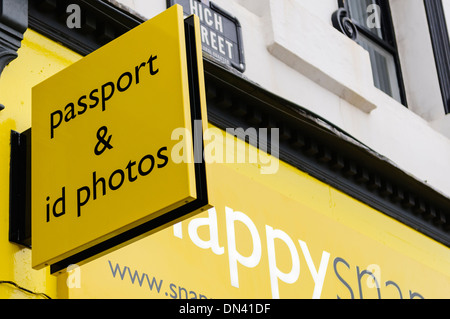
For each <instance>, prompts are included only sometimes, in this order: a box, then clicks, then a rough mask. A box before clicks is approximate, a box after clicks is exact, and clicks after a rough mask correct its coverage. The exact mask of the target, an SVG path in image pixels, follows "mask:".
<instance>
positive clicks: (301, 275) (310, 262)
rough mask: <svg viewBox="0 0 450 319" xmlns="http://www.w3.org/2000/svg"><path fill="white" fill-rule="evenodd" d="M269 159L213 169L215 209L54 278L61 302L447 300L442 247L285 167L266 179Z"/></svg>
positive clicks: (449, 259)
mask: <svg viewBox="0 0 450 319" xmlns="http://www.w3.org/2000/svg"><path fill="white" fill-rule="evenodd" d="M210 130H214V132H216V133H217V132H220V130H218V129H217V128H214V127H212V126H211V127H210ZM212 135H215V137H216V138H215V139H211V141H210V142H209V143H212V142H214V143H217V141H218V140H219V141H223V143H224V145H225V144H226V145H231V144H232V143H237V147H236V148H237V149H239V148H241V150H242V149H246V148H247V149H253V148H252V147H251V146H249V145H248V144H245V143H244V142H242V141H240V140H237V139H236V138H233V136H232V135H227V134H225V132H223V131H222V137H221V138H218V139H217V134H212ZM210 136H211V134H210ZM206 143H207V146H206V147H205V150H206V149H208V142H206ZM219 145H220V142H219ZM233 149H234V147H230V148H225V146H224V147H223V150H224V154H225V153H227V152H228V153H227V154H226V156H228V155H230V158H234V157H235V154H233ZM254 151H255V150H254ZM230 152H231V153H230ZM260 153H261V152H260ZM224 156H225V155H224ZM224 158H225V157H224ZM276 160H277V159H275V158H273V157H271V156H266V157H262V158H260V161H259V162H257V163H253V164H249V163H247V164H244V163H243V164H233V163H210V164H208V167H207V169H208V186H209V187H210V197H211V198H210V200H211V203H212V204H213V205H214V208H212V209H210V210H209V211H208V212H205V213H202V214H201V215H198V216H195V217H193V218H191V219H188V220H185V221H183V222H182V223H179V224H176V225H174V226H173V227H170V228H168V229H165V230H163V231H161V232H159V233H156V234H153V235H152V236H151V237H148V238H145V239H143V240H140V241H138V242H136V243H134V244H132V245H130V246H127V247H125V248H122V249H120V250H118V251H115V252H113V253H111V254H109V255H107V256H104V257H102V258H100V259H98V260H96V261H93V262H91V263H88V264H86V265H83V266H81V267H77V266H76V265H74V266H73V267H72V268H71V269H70V270H69V271H68V272H67V273H66V274H65V275H64V276H60V277H59V281H58V285H59V286H58V287H59V289H60V292H61V293H62V294H63V292H64V291H65V292H67V295H66V297H68V298H172V299H185V298H186V299H191V298H194V299H195V298H198V299H200V298H214V299H216V298H330V299H335V298H356V299H359V298H365V299H367V298H394V299H398V298H404V299H409V298H422V297H423V298H449V297H450V253H449V249H448V247H445V246H443V245H441V244H439V243H437V242H435V241H433V240H432V239H430V238H428V237H426V236H424V235H422V234H420V233H418V232H416V231H415V230H413V229H411V228H409V227H407V226H405V225H404V224H402V223H400V222H398V221H396V220H394V219H392V218H390V217H388V216H386V215H384V214H382V213H380V212H378V211H376V210H374V209H373V208H370V207H368V206H367V205H365V204H362V203H361V202H359V201H357V200H355V199H353V198H351V197H349V196H348V195H346V194H344V193H342V192H340V191H338V190H336V189H334V188H332V187H330V186H329V185H326V184H324V183H322V182H320V181H318V180H316V179H315V178H312V177H311V176H309V175H307V174H305V173H303V172H301V171H299V170H298V169H296V168H293V167H292V166H290V165H288V164H286V163H283V162H279V167H278V170H277V171H276V172H275V173H274V174H261V168H263V167H264V165H267V163H270V162H272V161H276Z"/></svg>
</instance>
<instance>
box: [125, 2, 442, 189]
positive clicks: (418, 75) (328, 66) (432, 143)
mask: <svg viewBox="0 0 450 319" xmlns="http://www.w3.org/2000/svg"><path fill="white" fill-rule="evenodd" d="M213 1H214V2H215V3H216V4H218V5H219V6H221V7H223V8H224V9H226V10H227V11H228V12H230V13H232V14H233V15H235V16H237V17H238V19H239V21H240V23H241V25H242V31H243V40H244V48H245V56H246V62H247V70H246V72H245V76H246V77H247V78H249V79H250V80H252V81H254V82H256V83H258V84H260V85H261V86H262V87H264V88H266V89H268V90H270V91H272V92H273V93H275V94H278V95H280V96H282V97H284V98H286V99H288V100H291V101H292V102H294V103H296V104H298V105H301V106H303V107H305V108H308V109H310V110H311V111H313V112H315V113H317V114H319V115H320V116H322V117H324V118H326V119H328V120H329V121H331V122H333V123H335V125H337V126H339V127H341V128H342V129H344V130H345V131H347V132H348V133H349V134H351V135H353V136H354V137H355V138H357V139H358V140H360V141H362V142H363V143H365V144H366V145H368V146H370V147H371V148H373V149H374V150H375V151H377V152H378V153H380V154H382V155H384V156H385V157H387V158H389V159H390V160H392V161H393V162H395V163H396V165H398V166H399V167H400V168H402V169H403V170H405V171H407V172H409V173H410V174H412V175H414V176H416V177H417V178H419V179H420V180H423V181H426V182H427V183H428V184H430V185H431V186H432V187H434V188H436V189H438V190H440V191H442V192H444V193H446V194H449V196H450V183H449V182H448V180H449V177H450V174H449V173H448V172H449V170H448V163H450V140H449V139H448V138H447V137H445V136H444V135H442V134H441V133H439V132H438V131H437V130H436V128H437V125H436V124H435V123H433V125H434V126H435V128H433V127H432V126H431V125H430V123H429V121H435V120H436V119H439V118H442V117H443V116H444V115H443V106H442V99H441V98H440V92H439V83H438V81H437V76H436V70H435V66H434V61H433V60H432V50H431V44H430V42H429V33H428V28H427V25H426V16H425V12H424V5H423V1H422V0H391V5H392V11H393V12H392V14H393V19H394V24H395V27H396V29H397V30H396V32H397V39H398V45H399V51H400V57H401V63H402V70H403V76H404V78H405V86H406V92H407V97H408V102H409V106H410V109H407V108H405V107H404V106H403V105H401V104H399V103H398V102H397V101H395V100H394V99H392V98H391V97H389V96H387V95H386V94H384V93H383V92H381V91H380V90H378V89H376V88H375V87H374V86H373V80H372V76H371V66H370V61H369V57H368V54H367V52H366V51H365V50H364V49H362V48H361V47H359V46H358V45H357V44H355V43H354V42H353V41H351V40H350V39H348V38H347V37H345V36H344V35H343V34H341V33H340V32H338V31H337V30H335V29H334V28H333V27H332V26H331V14H332V13H333V12H334V11H335V10H336V9H337V1H336V0H320V1H315V0H213ZM122 2H128V4H129V5H132V6H133V9H135V10H137V11H138V12H140V13H141V14H142V15H145V16H147V17H149V18H150V17H151V16H153V15H156V14H157V13H159V12H161V11H162V10H164V8H165V5H166V1H165V0H158V1H145V0H128V1H126V0H123V1H122ZM149 3H151V5H150V4H149ZM444 3H445V6H446V10H447V14H448V15H449V16H450V11H449V8H450V0H444ZM448 20H449V21H450V18H449V19H448ZM449 121H450V120H449ZM445 126H446V127H449V128H450V123H449V124H448V125H445ZM449 136H450V129H449Z"/></svg>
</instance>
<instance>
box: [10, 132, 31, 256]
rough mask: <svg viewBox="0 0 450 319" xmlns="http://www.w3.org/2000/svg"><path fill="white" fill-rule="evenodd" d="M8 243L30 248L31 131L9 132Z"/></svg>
mask: <svg viewBox="0 0 450 319" xmlns="http://www.w3.org/2000/svg"><path fill="white" fill-rule="evenodd" d="M9 189H10V193H9V241H10V242H12V243H15V244H19V245H21V246H25V247H28V248H31V129H28V130H27V131H25V132H23V133H18V132H16V131H11V164H10V186H9Z"/></svg>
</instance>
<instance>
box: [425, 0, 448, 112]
mask: <svg viewBox="0 0 450 319" xmlns="http://www.w3.org/2000/svg"><path fill="white" fill-rule="evenodd" d="M424 5H425V12H426V14H427V20H428V27H429V29H430V37H431V44H432V46H433V52H434V60H435V62H436V71H437V74H438V78H439V85H440V88H441V94H442V101H443V103H444V110H445V114H449V113H450V40H449V31H448V27H447V22H446V18H445V13H444V7H443V5H442V1H441V0H424Z"/></svg>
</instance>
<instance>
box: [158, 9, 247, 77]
mask: <svg viewBox="0 0 450 319" xmlns="http://www.w3.org/2000/svg"><path fill="white" fill-rule="evenodd" d="M185 1H186V0H167V8H170V7H171V6H173V5H175V4H179V5H181V6H182V7H183V12H184V14H185V15H187V16H188V15H191V14H192V13H191V9H190V8H186V6H183V3H182V2H185ZM192 1H195V2H197V5H200V6H206V7H207V8H209V9H210V10H211V11H212V12H214V13H216V14H218V15H219V16H221V17H222V18H224V19H227V20H228V21H230V22H231V23H232V24H234V26H235V28H236V30H235V32H236V34H235V35H236V45H237V50H234V51H235V53H237V54H236V55H237V57H236V59H230V58H226V57H224V55H223V54H220V53H218V52H217V50H215V49H214V48H213V47H212V46H211V45H208V44H205V43H204V42H203V41H202V49H203V53H204V57H206V58H208V59H209V60H213V61H215V62H218V63H221V64H224V65H227V66H231V67H233V68H234V69H236V70H238V71H239V72H241V73H244V72H245V56H244V44H243V40H242V27H241V24H240V22H239V20H238V19H237V18H236V17H235V16H233V15H232V14H230V13H229V12H227V11H225V10H224V9H222V8H221V7H219V6H218V5H216V4H215V3H213V2H212V1H210V0H192ZM202 20H203V19H200V25H202V26H203V27H207V25H206V24H205V22H203V21H202ZM202 38H203V36H202ZM202 40H203V39H202ZM211 51H216V52H213V54H211ZM214 55H216V56H214ZM217 55H219V57H217Z"/></svg>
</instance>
